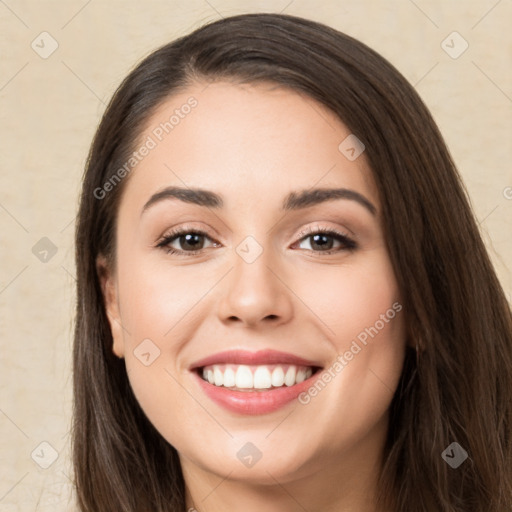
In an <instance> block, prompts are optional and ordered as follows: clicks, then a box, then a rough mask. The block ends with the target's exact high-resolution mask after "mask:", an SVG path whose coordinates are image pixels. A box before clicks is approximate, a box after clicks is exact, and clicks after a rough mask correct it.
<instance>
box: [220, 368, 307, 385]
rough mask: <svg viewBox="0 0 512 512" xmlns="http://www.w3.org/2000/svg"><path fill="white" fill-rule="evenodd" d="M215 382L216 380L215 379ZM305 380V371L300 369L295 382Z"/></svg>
mask: <svg viewBox="0 0 512 512" xmlns="http://www.w3.org/2000/svg"><path fill="white" fill-rule="evenodd" d="M215 380H217V379H215ZM305 380H306V370H303V369H302V368H301V369H300V370H299V371H298V372H297V376H296V377H295V382H297V384H298V383H299V382H303V381H305Z"/></svg>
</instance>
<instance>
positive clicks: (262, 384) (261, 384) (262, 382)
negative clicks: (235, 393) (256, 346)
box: [254, 366, 272, 389]
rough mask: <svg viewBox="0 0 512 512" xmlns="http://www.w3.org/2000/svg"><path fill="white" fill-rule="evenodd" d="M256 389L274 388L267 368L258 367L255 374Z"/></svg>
mask: <svg viewBox="0 0 512 512" xmlns="http://www.w3.org/2000/svg"><path fill="white" fill-rule="evenodd" d="M254 387H255V388H256V389H267V388H270V387H272V377H271V375H270V372H269V371H268V368H267V367H266V366H258V368H257V369H256V371H255V372H254Z"/></svg>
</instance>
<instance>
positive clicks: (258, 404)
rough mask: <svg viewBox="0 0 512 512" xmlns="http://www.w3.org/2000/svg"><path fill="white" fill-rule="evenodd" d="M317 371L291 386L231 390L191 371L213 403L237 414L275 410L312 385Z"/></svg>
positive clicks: (263, 412) (265, 412)
mask: <svg viewBox="0 0 512 512" xmlns="http://www.w3.org/2000/svg"><path fill="white" fill-rule="evenodd" d="M320 372H321V370H320V371H317V372H316V373H315V374H314V375H312V376H311V377H310V378H309V379H306V380H304V381H302V382H300V383H299V384H295V385H293V386H290V387H288V386H283V387H282V388H276V389H272V390H270V391H233V390H231V389H228V388H224V387H220V386H214V385H213V384H210V383H209V382H207V381H205V380H204V379H202V378H201V377H200V376H199V375H198V374H197V373H196V372H193V373H194V375H195V376H196V378H197V379H198V380H199V385H200V386H201V388H202V389H203V391H204V392H205V393H206V395H207V396H208V397H209V398H210V399H211V400H213V401H214V402H215V403H217V404H218V405H220V406H221V407H224V408H225V409H227V410H228V411H231V412H236V413H239V414H252V415H255V414H267V413H270V412H274V411H277V410H278V409H280V408H281V407H284V406H285V405H287V404H288V403H290V402H291V401H292V400H295V399H296V398H297V397H298V396H299V395H300V394H301V393H302V392H304V391H306V389H308V388H309V387H310V386H312V384H313V381H314V380H315V379H316V378H317V377H318V375H319V374H320Z"/></svg>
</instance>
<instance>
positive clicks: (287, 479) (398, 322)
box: [98, 82, 406, 512]
mask: <svg viewBox="0 0 512 512" xmlns="http://www.w3.org/2000/svg"><path fill="white" fill-rule="evenodd" d="M190 96H194V97H195V98H196V99H197V101H198V105H197V107H196V108H194V109H193V110H192V111H191V113H190V114H188V115H187V116H185V117H184V118H183V119H181V120H180V123H179V124H178V125H177V126H175V127H174V129H173V131H172V132H170V133H169V134H167V135H166V136H165V137H164V138H163V140H162V141H161V142H160V143H159V144H158V145H157V146H156V147H155V148H154V149H152V150H151V151H150V152H149V154H148V155H147V156H146V157H145V158H144V159H143V160H142V161H141V162H140V163H139V164H138V165H137V166H136V168H135V169H134V170H133V171H132V172H131V174H130V176H129V178H128V181H127V183H125V186H126V187H125V190H124V191H123V196H122V200H121V203H120V207H119V212H118V213H119V216H118V226H117V233H116V243H117V256H116V264H115V268H113V269H112V268H109V267H108V265H107V264H106V262H105V259H104V258H103V257H99V258H98V270H99V271H100V273H102V275H103V278H102V286H103V290H104V294H105V298H106V304H107V313H108V317H109V321H110V325H111V329H112V334H113V339H114V345H113V351H114V352H115V354H116V355H118V356H119V357H124V358H125V362H126V368H127V372H128V375H129V379H130V382H131V385H132V387H133V390H134V393H135V395H136V397H137V399H138V401H139V403H140V405H141V407H142V408H143V410H144V411H145V413H146V415H147V416H148V418H149V419H150V420H151V422H152V423H153V424H154V425H155V427H156V428H157V429H158V431H159V432H160V433H161V434H162V436H163V437H164V438H165V439H166V440H167V441H168V442H169V443H171V444H172V445H173V446H174V447H175V448H176V449H177V451H178V453H179V456H180V460H181V464H182V469H183V473H184V477H185V482H186V487H187V509H188V508H191V507H195V508H196V509H197V510H199V511H201V512H218V511H226V510H244V511H247V512H255V511H260V510H266V511H269V512H277V511H279V512H283V511H285V512H296V511H297V512H298V511H303V510H308V511H322V512H329V511H333V512H334V511H338V512H339V511H346V512H370V511H374V510H375V506H374V503H373V497H374V491H375V484H376V479H377V476H378V471H379V468H380V466H381V463H382V452H383V446H384V440H385V436H386V432H387V428H388V427H387V425H388V408H389V405H390V402H391V399H392V396H393V393H394V391H395V389H396V387H397V384H398V381H399V377H400V374H401V371H402V366H403V360H404V353H405V345H406V340H405V329H404V319H403V318H402V317H403V313H398V314H397V315H396V316H395V318H394V319H393V320H390V321H388V322H386V323H385V326H384V327H383V328H382V329H380V330H379V332H378V334H377V335H376V336H375V337H374V338H373V339H372V338H370V339H369V342H368V344H367V345H366V346H364V347H363V348H362V350H361V351H360V352H358V353H357V355H355V356H354V358H353V359H352V360H351V361H349V362H348V364H347V365H346V366H345V367H344V369H343V371H341V372H339V373H338V374H336V377H335V378H334V379H332V380H331V382H330V383H329V384H328V385H327V386H325V388H324V389H323V390H322V391H321V392H320V393H318V395H317V396H315V397H314V398H312V399H311V401H310V402H309V403H308V404H306V405H302V404H300V403H298V402H297V401H293V402H291V403H290V404H288V405H286V406H285V407H283V408H282V409H280V410H277V411H275V412H272V413H268V414H263V415H256V416H247V415H242V414H237V413H233V412H229V411H226V410H225V409H223V408H221V407H220V406H218V405H217V404H215V403H214V402H212V401H211V400H210V399H209V398H208V397H206V395H204V393H203V392H202V390H201V389H200V387H199V386H198V383H197V382H196V378H195V377H194V376H193V375H192V374H191V372H190V371H189V367H190V366H191V364H192V363H193V362H195V361H197V360H199V359H202V358H204V357H206V356H209V355H211V354H214V353H217V352H220V351H224V350H228V349H246V350H250V351H256V350H261V349H268V348H271V349H275V350H280V351H284V352H290V353H293V354H296V355H298V356H300V357H303V358H306V359H311V360H314V361H319V362H320V363H321V365H322V366H323V367H324V368H329V367H330V366H331V365H332V364H333V362H334V361H335V359H336V357H337V355H338V354H343V353H345V352H346V351H347V350H349V348H350V346H351V343H352V341H353V340H354V339H356V337H357V336H358V335H359V334H360V333H361V332H362V331H364V329H365V328H367V327H370V326H374V325H375V323H376V321H377V320H379V318H380V315H382V314H385V313H386V311H387V310H389V309H390V308H391V307H392V304H393V303H395V302H400V295H399V290H398V287H397V283H396V279H395V275H394V272H393V269H392V266H391V263H390V259H389V255H388V252H387V249H386V244H385V239H384V236H383V230H382V224H381V220H382V219H381V214H380V204H379V199H378V194H377V190H376V188H375V185H374V183H373V180H372V176H371V172H370V169H369V168H368V166H367V163H366V161H365V158H364V153H363V154H362V155H361V156H360V157H359V158H357V159H356V160H354V161H349V160H348V159H347V158H346V157H345V156H344V155H343V154H342V153H341V152H340V150H339V149H338V146H339V144H340V142H341V141H343V140H344V139H345V138H346V137H347V136H348V135H349V134H350V131H349V130H348V129H347V127H346V126H344V125H343V123H341V122H340V121H339V119H338V118H337V117H336V116H335V115H334V114H333V113H331V112H330V111H328V110H327V109H325V108H324V107H323V106H321V105H320V104H318V103H316V102H315V101H314V100H312V99H311V98H308V97H305V96H303V95H300V94H298V93H296V92H293V91H291V90H287V89H285V88H280V87H277V86H275V85H272V84H258V85H236V84H231V83H227V82H218V83H212V84H210V85H209V86H207V87H205V84H194V85H192V86H190V87H189V88H188V89H187V90H186V91H184V92H182V93H180V94H178V95H175V96H173V97H172V98H170V99H169V100H167V101H166V102H165V103H163V104H162V105H160V106H159V108H158V109H157V111H156V112H155V113H154V115H153V116H152V118H151V119H150V122H149V123H148V125H147V127H146V129H145V130H144V132H143V133H142V137H141V140H145V139H146V137H147V136H148V135H151V133H152V130H153V129H154V128H155V126H158V125H159V123H161V122H162V121H164V120H166V119H168V118H169V116H170V115H171V114H172V112H173V111H174V110H175V109H176V108H180V106H181V105H183V104H184V103H186V101H187V99H188V98H189V97H190ZM171 185H175V186H186V187H201V188H205V189H208V190H212V191H215V192H217V193H218V194H221V195H222V196H223V199H224V206H223V208H221V209H219V210H216V209H213V208H206V207H202V206H198V205H194V204H189V203H185V202H182V201H179V200H177V199H167V200H163V201H160V202H158V203H155V204H154V205H153V206H151V207H150V208H148V209H147V210H146V211H145V213H144V214H142V215H141V211H142V209H143V206H144V205H145V203H146V202H147V201H148V199H149V198H150V197H151V196H152V195H153V194H154V193H155V192H158V191H160V190H161V189H163V188H165V187H167V186H171ZM311 187H327V188H336V187H344V188H348V189H352V190H355V191H357V192H359V193H360V194H362V195H364V196H365V197H366V198H367V199H368V200H369V201H371V202H372V203H373V205H375V207H376V210H377V212H376V215H372V214H371V213H370V212H369V211H368V210H367V209H365V208H364V207H363V206H362V205H360V204H359V203H358V202H356V201H353V200H349V199H337V200H331V201H327V202H324V203H322V204H319V205H314V206H311V207H309V208H306V209H303V210H298V211H289V212H286V213H283V212H282V211H281V210H280V208H281V202H282V200H283V198H284V197H285V196H286V195H287V194H288V193H289V192H291V191H292V190H301V189H309V188H311ZM262 198H265V201H264V202H262ZM255 212H257V213H256V214H255ZM185 225H186V226H187V228H188V227H191V228H194V229H200V230H202V231H206V232H207V234H208V236H207V237H203V238H200V240H199V247H201V245H200V244H201V243H202V244H203V249H201V250H200V254H197V255H187V254H186V253H185V254H184V255H183V256H178V255H173V254H168V253H166V251H165V250H164V249H163V248H158V247H156V245H157V243H158V242H159V241H160V240H161V239H162V237H163V236H165V235H166V234H168V233H169V232H170V229H171V227H180V226H185ZM307 227H310V228H312V229H313V230H312V233H315V231H314V229H315V228H317V227H325V228H327V229H335V230H337V231H341V232H342V233H346V234H347V235H349V236H350V237H351V238H352V239H353V240H355V241H356V242H357V244H358V245H357V248H356V249H355V250H354V251H348V250H346V249H345V250H344V249H343V245H342V244H341V243H340V242H338V241H336V239H335V238H328V239H327V241H328V242H331V243H332V244H333V245H331V246H329V248H328V249H322V248H321V247H320V248H319V247H318V246H315V244H314V240H313V239H312V237H311V236H307V234H306V235H304V236H299V235H300V234H301V232H302V231H303V229H304V228H307ZM249 235H251V236H252V237H254V238H255V239H256V240H257V242H258V243H259V244H260V246H261V247H262V249H263V252H262V254H261V255H260V256H259V257H258V258H257V259H256V260H255V261H254V262H252V263H250V264H249V263H247V262H246V261H244V259H242V258H241V257H240V256H239V255H238V254H237V252H236V250H235V249H236V248H237V246H238V245H239V244H240V242H242V241H243V240H244V239H245V238H246V237H247V236H249ZM184 243H185V242H184V240H183V238H182V239H181V242H180V240H179V238H176V239H175V240H174V241H173V242H172V246H173V247H174V248H175V249H178V250H180V249H181V250H182V251H187V250H188V251H191V250H192V249H191V248H190V246H187V245H186V244H185V246H184ZM315 247H316V248H315ZM340 247H341V250H338V252H334V253H333V254H330V255H324V254H323V253H322V251H325V250H334V251H335V250H336V249H340ZM269 315H272V316H269ZM144 339H150V340H152V342H153V343H154V344H155V345H156V346H157V347H158V348H159V350H160V355H159V356H158V357H157V358H156V359H155V360H154V362H152V364H150V365H149V366H145V365H144V364H142V363H141V361H140V360H139V359H138V358H137V357H136V356H135V355H134V350H135V349H136V347H137V346H138V345H139V344H140V343H141V342H142V340H144ZM120 399H121V397H120ZM247 442H251V443H253V444H254V445H255V446H257V447H258V449H259V450H260V451H261V452H262V458H261V459H260V460H259V461H258V462H257V463H256V464H255V465H254V466H252V467H251V468H247V467H246V466H245V465H243V464H242V463H241V462H240V460H239V459H238V458H237V452H238V450H240V449H241V448H242V447H243V446H244V445H245V444H246V443H247Z"/></svg>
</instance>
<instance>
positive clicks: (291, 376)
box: [284, 366, 296, 386]
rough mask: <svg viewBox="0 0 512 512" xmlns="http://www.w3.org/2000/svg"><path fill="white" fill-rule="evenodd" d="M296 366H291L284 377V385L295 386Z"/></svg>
mask: <svg viewBox="0 0 512 512" xmlns="http://www.w3.org/2000/svg"><path fill="white" fill-rule="evenodd" d="M295 372H296V370H295V366H290V368H288V371H287V372H286V375H285V377H284V383H285V384H286V385H287V386H293V385H294V384H295Z"/></svg>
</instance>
